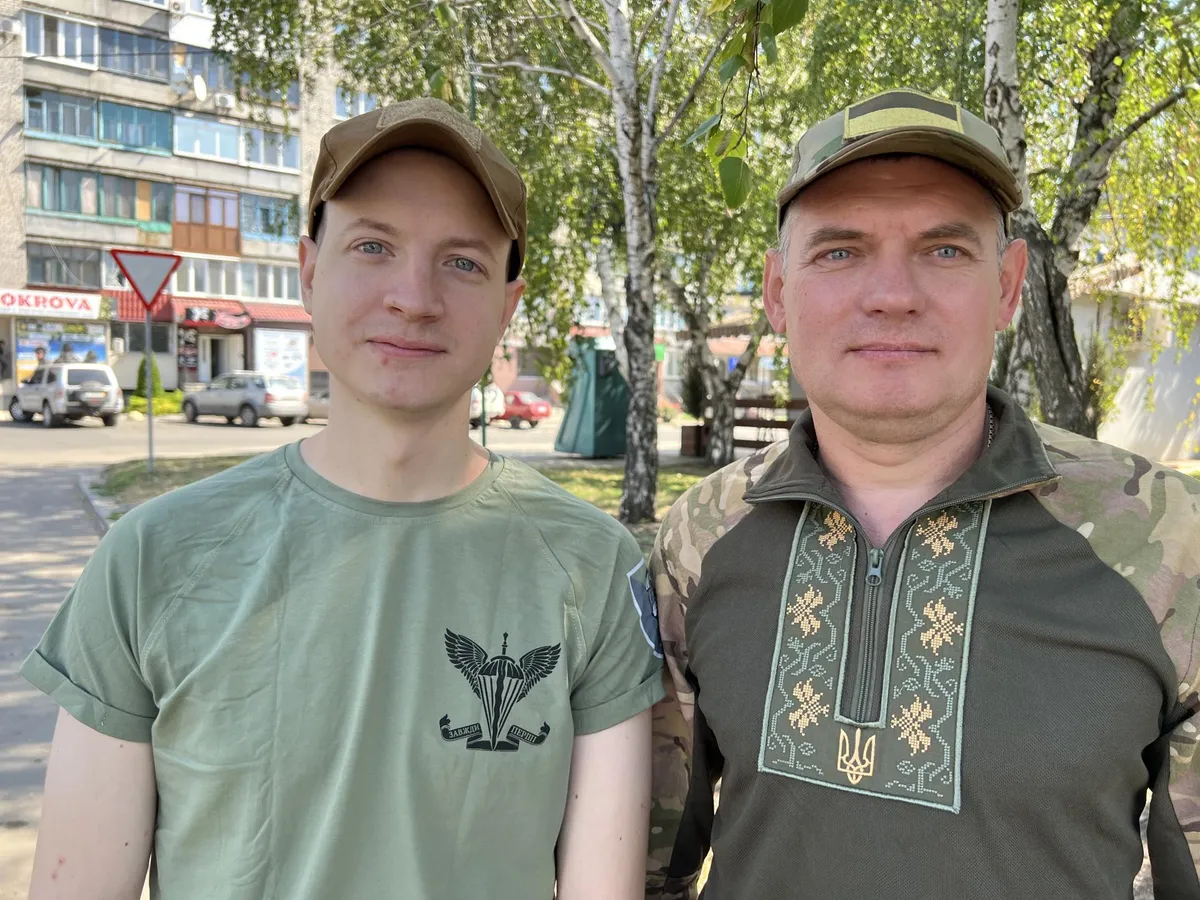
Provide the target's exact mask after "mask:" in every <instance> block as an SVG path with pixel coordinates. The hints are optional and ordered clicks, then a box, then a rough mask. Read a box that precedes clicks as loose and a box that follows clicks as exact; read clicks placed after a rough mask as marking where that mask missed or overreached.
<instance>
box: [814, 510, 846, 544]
mask: <svg viewBox="0 0 1200 900" xmlns="http://www.w3.org/2000/svg"><path fill="white" fill-rule="evenodd" d="M825 527H826V528H828V529H829V530H828V531H826V532H825V533H824V534H823V535H821V536H820V537H819V538H817V541H818V542H820V544H821V546H823V547H824V548H825V549H826V550H832V549H833V548H834V547H836V546H837V545H838V544H840V543H841V542H842V541H844V540H846V538H848V537H849V536H850V534H851V532H852V531H853V530H854V529H853V528H851V527H850V523H849V522H847V521H846V517H845V516H843V515H842V514H841V513H840V512H838V511H837V510H836V509H831V510H830V511H829V515H827V516H826V517H825Z"/></svg>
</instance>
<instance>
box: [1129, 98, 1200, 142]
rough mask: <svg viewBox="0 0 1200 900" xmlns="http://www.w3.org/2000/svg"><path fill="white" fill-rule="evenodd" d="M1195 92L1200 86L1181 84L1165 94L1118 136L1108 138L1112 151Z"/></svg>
mask: <svg viewBox="0 0 1200 900" xmlns="http://www.w3.org/2000/svg"><path fill="white" fill-rule="evenodd" d="M1197 91H1200V84H1182V85H1180V86H1179V87H1177V88H1175V90H1173V91H1171V93H1169V94H1167V96H1165V97H1163V98H1162V99H1161V100H1159V101H1158V102H1157V103H1155V104H1154V105H1153V106H1151V107H1150V108H1149V109H1148V110H1146V111H1145V112H1144V113H1142V114H1141V115H1140V116H1138V117H1137V118H1136V119H1134V120H1133V121H1132V122H1130V123H1129V124H1128V125H1126V126H1125V127H1124V128H1123V129H1122V130H1121V133H1120V134H1118V135H1116V136H1115V137H1112V138H1109V141H1110V142H1113V144H1114V145H1113V150H1114V151H1115V150H1116V149H1117V148H1118V147H1120V146H1121V145H1122V144H1124V143H1125V142H1126V141H1127V140H1129V139H1130V138H1131V137H1133V136H1134V135H1135V134H1136V133H1137V131H1138V129H1140V128H1141V127H1142V126H1143V125H1146V124H1147V123H1149V122H1152V121H1153V120H1154V119H1156V118H1158V117H1159V116H1160V115H1162V114H1163V113H1165V112H1166V111H1167V110H1168V109H1170V108H1171V107H1172V106H1174V105H1175V104H1176V103H1178V102H1179V101H1180V100H1183V99H1184V98H1186V97H1187V96H1188V94H1192V93H1195V92H1197Z"/></svg>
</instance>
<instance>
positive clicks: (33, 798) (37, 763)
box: [0, 467, 99, 900]
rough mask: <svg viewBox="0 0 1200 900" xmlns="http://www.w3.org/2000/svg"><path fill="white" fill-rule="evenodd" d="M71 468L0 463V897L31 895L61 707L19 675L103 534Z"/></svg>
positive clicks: (13, 898)
mask: <svg viewBox="0 0 1200 900" xmlns="http://www.w3.org/2000/svg"><path fill="white" fill-rule="evenodd" d="M75 481H76V476H75V474H74V473H73V472H71V471H68V470H65V469H46V468H33V467H19V468H0V900H18V898H24V897H25V893H26V891H27V890H28V886H29V872H30V867H31V866H32V864H33V849H34V843H35V840H36V836H37V824H38V819H39V817H40V815H41V791H42V781H43V779H44V775H45V762H46V755H47V754H48V753H49V750H50V738H51V736H52V734H53V731H54V720H55V717H56V716H57V707H56V706H55V705H54V704H53V703H52V702H51V701H50V700H49V699H47V698H46V697H44V696H43V695H42V694H41V693H39V692H38V691H36V690H34V689H33V688H31V687H30V686H29V685H27V684H26V683H25V682H24V681H23V680H22V679H21V678H20V676H19V675H18V674H17V670H18V669H19V668H20V665H21V663H22V661H23V660H24V659H25V657H26V656H27V655H28V654H29V651H30V650H32V649H33V647H34V645H35V644H36V643H37V641H38V639H39V638H40V637H41V635H42V632H43V631H45V629H46V626H47V625H48V624H49V623H50V619H51V617H52V616H53V615H54V613H55V611H56V610H57V609H58V607H59V604H60V603H62V599H63V596H64V595H65V594H66V592H67V591H68V590H69V589H70V587H71V585H72V584H73V583H74V581H75V579H76V577H77V576H78V575H79V572H80V570H81V569H82V568H83V566H84V563H86V562H87V560H88V557H90V556H91V554H92V551H93V550H94V549H95V547H96V543H97V541H98V540H99V537H98V535H97V531H96V528H95V525H94V523H93V520H92V518H91V516H89V515H87V514H86V513H85V512H84V508H83V505H82V502H81V498H80V497H79V494H78V491H77V489H76V485H75Z"/></svg>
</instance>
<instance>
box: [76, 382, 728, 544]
mask: <svg viewBox="0 0 1200 900" xmlns="http://www.w3.org/2000/svg"><path fill="white" fill-rule="evenodd" d="M143 402H145V401H143ZM247 459H250V457H249V456H217V457H205V458H199V459H159V460H156V461H155V463H154V474H153V475H151V474H149V473H148V472H147V471H146V461H145V460H144V459H143V460H135V461H133V462H127V463H120V464H118V465H115V466H109V467H108V468H107V469H105V470H104V474H103V477H102V480H101V482H100V484H99V485H97V488H96V489H97V492H98V493H100V494H102V495H104V496H105V497H109V498H110V499H112V500H114V501H116V502H117V503H120V504H122V505H124V506H134V505H136V504H138V503H142V502H143V501H146V500H149V499H151V498H152V497H157V496H158V495H159V494H165V493H166V492H167V491H170V490H173V489H175V488H177V487H183V486H184V485H186V484H191V483H192V482H193V481H199V480H200V479H201V478H207V477H208V476H210V475H216V474H217V473H218V472H223V471H225V470H226V469H228V468H229V467H230V466H236V465H237V464H238V463H241V462H245V461H246V460H247ZM537 468H538V471H540V472H541V473H542V474H543V475H545V476H546V477H547V478H549V479H550V480H551V481H553V482H555V483H556V484H558V485H561V486H562V487H564V488H566V489H567V490H568V491H570V492H571V493H572V494H574V495H575V496H576V497H578V498H579V499H581V500H586V501H587V502H588V503H591V504H592V505H593V506H596V507H599V508H600V509H602V510H604V511H605V512H606V513H608V514H609V515H611V516H615V515H616V514H617V511H618V509H619V507H620V505H621V488H622V486H623V485H624V482H625V464H624V463H623V462H622V461H621V460H614V461H612V462H604V463H599V464H593V463H583V464H580V463H573V462H570V461H566V460H564V461H563V462H562V463H558V464H553V465H543V466H538V467H537ZM709 471H711V470H709V469H707V468H705V467H704V466H702V465H697V464H696V463H692V462H686V463H667V464H665V465H663V466H661V467H660V469H659V472H658V507H657V509H656V511H655V512H656V516H657V518H659V519H661V518H662V517H663V516H664V515H665V514H666V512H667V510H668V509H670V508H671V504H672V503H674V502H675V501H676V500H677V499H678V498H679V496H680V494H682V493H683V492H684V491H686V490H687V489H688V488H690V487H691V486H692V485H693V484H695V483H696V482H697V481H699V480H700V479H701V478H703V477H704V476H705V475H707V474H708V473H709ZM629 530H630V531H631V532H632V533H633V536H634V537H635V538H637V541H638V543H639V544H640V545H641V547H642V549H643V550H645V551H647V552H649V550H650V548H651V546H652V545H653V544H654V537H655V535H656V534H657V533H658V523H657V522H650V523H647V524H645V525H634V526H632V527H631V528H630V529H629Z"/></svg>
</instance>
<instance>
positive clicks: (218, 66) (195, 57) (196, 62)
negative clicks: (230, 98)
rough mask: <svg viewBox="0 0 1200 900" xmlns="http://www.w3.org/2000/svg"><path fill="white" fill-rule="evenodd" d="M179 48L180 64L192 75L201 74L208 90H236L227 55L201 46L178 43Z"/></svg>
mask: <svg viewBox="0 0 1200 900" xmlns="http://www.w3.org/2000/svg"><path fill="white" fill-rule="evenodd" d="M180 49H182V50H183V58H182V60H181V63H182V65H184V66H185V67H186V68H187V70H188V72H189V73H190V74H191V75H192V76H193V77H195V76H196V75H200V76H203V78H204V83H205V85H206V86H207V87H208V89H209V90H210V91H221V92H224V93H230V94H231V93H233V92H234V91H236V89H237V87H236V85H235V83H234V80H233V71H232V70H231V68H230V65H229V58H228V57H227V56H225V55H224V54H221V53H218V52H217V51H215V50H205V49H203V48H202V47H188V46H184V45H180Z"/></svg>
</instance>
